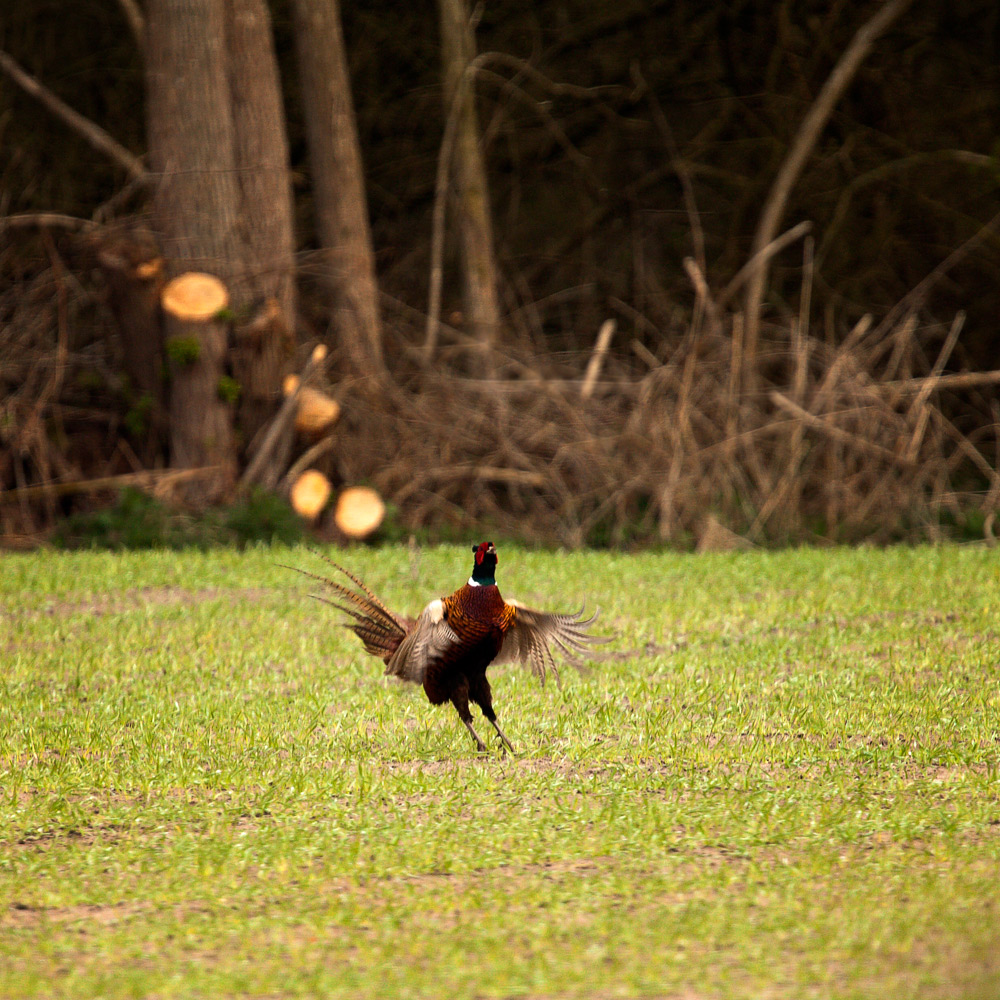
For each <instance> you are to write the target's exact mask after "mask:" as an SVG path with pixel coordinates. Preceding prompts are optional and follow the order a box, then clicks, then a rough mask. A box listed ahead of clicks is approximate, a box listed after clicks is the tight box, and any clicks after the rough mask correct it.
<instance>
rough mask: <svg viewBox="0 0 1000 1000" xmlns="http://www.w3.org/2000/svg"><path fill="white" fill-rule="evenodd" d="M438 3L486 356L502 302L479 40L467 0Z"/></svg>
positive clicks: (476, 329) (472, 283) (475, 305)
mask: <svg viewBox="0 0 1000 1000" xmlns="http://www.w3.org/2000/svg"><path fill="white" fill-rule="evenodd" d="M438 6H439V8H440V13H441V57H442V60H443V69H444V107H445V114H446V115H456V116H457V120H456V131H455V153H454V167H455V199H454V205H455V208H456V215H457V219H458V229H459V236H460V239H461V242H462V267H463V270H464V292H465V309H466V313H467V325H468V328H469V329H470V330H471V332H472V334H473V336H474V337H475V338H476V340H477V341H479V343H480V346H481V347H482V350H483V354H484V355H485V354H487V353H488V351H489V349H490V348H491V347H492V346H493V345H494V344H495V343H496V340H497V334H498V331H499V325H500V305H499V302H498V300H497V266H496V259H495V257H494V252H493V223H492V217H491V211H490V198H489V188H488V186H487V183H486V165H485V163H484V161H483V152H482V148H481V147H480V144H479V120H478V117H477V114H476V94H475V87H474V80H473V78H472V76H471V75H470V73H469V72H468V68H469V65H470V64H471V63H472V60H473V59H474V58H475V54H476V43H475V38H474V37H473V33H472V25H471V23H470V16H469V11H468V9H467V6H466V3H465V0H438Z"/></svg>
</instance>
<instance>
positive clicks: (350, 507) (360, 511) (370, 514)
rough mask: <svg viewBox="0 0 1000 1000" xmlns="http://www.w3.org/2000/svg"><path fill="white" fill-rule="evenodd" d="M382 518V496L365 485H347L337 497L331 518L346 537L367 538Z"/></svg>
mask: <svg viewBox="0 0 1000 1000" xmlns="http://www.w3.org/2000/svg"><path fill="white" fill-rule="evenodd" d="M384 519H385V504H384V503H383V502H382V498H381V497H380V496H379V495H378V494H377V493H376V492H375V491H374V490H373V489H369V487H367V486H349V487H348V488H347V489H346V490H343V491H342V492H341V494H340V496H339V497H337V508H336V510H335V511H334V514H333V520H334V523H335V524H336V525H337V527H338V528H339V529H340V530H341V531H342V532H343V533H344V534H345V535H347V537H348V538H359V539H360V538H367V537H368V536H369V535H370V534H372V532H374V531H375V530H376V529H377V528H378V526H379V525H380V524H381V523H382V521H383V520H384Z"/></svg>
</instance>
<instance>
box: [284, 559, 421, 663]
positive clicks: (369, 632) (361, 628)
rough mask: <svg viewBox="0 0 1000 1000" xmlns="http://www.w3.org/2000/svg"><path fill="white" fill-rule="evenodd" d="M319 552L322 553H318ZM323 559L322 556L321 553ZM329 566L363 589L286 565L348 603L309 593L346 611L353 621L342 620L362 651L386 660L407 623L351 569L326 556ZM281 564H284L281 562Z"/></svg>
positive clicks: (401, 638)
mask: <svg viewBox="0 0 1000 1000" xmlns="http://www.w3.org/2000/svg"><path fill="white" fill-rule="evenodd" d="M319 554H320V555H322V554H321V553H319ZM323 558H324V559H326V557H325V556H323ZM326 561H327V562H329V563H330V565H331V566H334V567H335V568H336V569H339V570H340V571H341V572H342V573H344V575H345V576H347V577H348V578H349V579H351V580H352V581H353V582H354V583H356V584H357V585H358V587H360V588H361V590H362V591H363V592H364V593H361V594H356V593H355V592H354V591H353V590H351V589H350V588H349V587H345V586H344V585H343V584H340V583H337V582H336V581H335V580H330V579H328V578H327V577H325V576H320V575H319V574H318V573H310V572H309V571H308V570H304V569H299V568H298V567H297V566H286V568H287V569H293V570H295V572H296V573H301V574H302V575H303V576H307V577H309V578H310V579H311V580H316V581H317V582H318V583H321V584H322V585H323V586H324V587H326V588H328V589H329V590H332V591H333V592H334V594H336V595H337V596H338V597H339V598H341V599H342V600H344V601H347V602H349V603H350V605H353V607H352V606H349V605H348V604H342V603H340V601H335V600H331V599H330V598H329V597H326V596H324V595H323V594H312V595H310V596H312V597H313V598H315V599H316V600H317V601H322V602H323V603H324V604H329V605H330V606H331V607H334V608H337V610H339V611H342V612H344V614H346V615H349V616H350V617H351V618H353V619H354V623H351V622H345V623H344V626H345V627H346V628H349V629H350V630H351V631H352V632H353V633H354V634H355V635H356V636H357V637H358V638H359V639H360V640H361V641H362V643H363V644H364V647H365V651H366V652H368V653H371V654H372V655H373V656H378V657H379V658H381V659H384V660H388V658H389V657H390V656H391V655H392V654H393V653H394V652H395V651H396V647H397V646H399V644H400V643H401V642H402V641H403V638H404V637H405V635H406V631H407V625H406V623H405V622H403V621H401V620H400V619H399V618H397V617H396V615H394V614H393V613H392V612H391V611H390V610H389V609H388V608H387V607H386V606H385V605H384V604H383V603H382V602H381V601H380V600H379V599H378V597H376V596H375V594H373V593H372V591H371V590H369V589H368V587H367V586H365V584H364V583H362V582H361V581H360V580H359V579H358V578H357V577H355V576H354V575H353V574H352V573H348V572H347V570H345V569H343V568H342V567H340V566H337V564H336V563H334V562H332V561H331V560H329V559H326ZM281 565H285V564H284V563H282V564H281Z"/></svg>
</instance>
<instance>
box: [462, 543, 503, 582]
mask: <svg viewBox="0 0 1000 1000" xmlns="http://www.w3.org/2000/svg"><path fill="white" fill-rule="evenodd" d="M472 551H473V552H475V553H476V561H475V562H474V563H473V564H472V576H471V577H469V583H470V584H471V585H472V586H473V587H489V586H496V579H495V573H496V568H497V563H498V562H499V560H498V559H497V550H496V547H495V546H494V544H493V543H492V542H482V543H480V544H479V545H473V546H472Z"/></svg>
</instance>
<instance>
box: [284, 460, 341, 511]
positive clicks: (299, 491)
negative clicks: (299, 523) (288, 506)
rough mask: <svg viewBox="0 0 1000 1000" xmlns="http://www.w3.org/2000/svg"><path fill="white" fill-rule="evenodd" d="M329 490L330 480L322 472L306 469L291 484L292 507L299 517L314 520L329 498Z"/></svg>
mask: <svg viewBox="0 0 1000 1000" xmlns="http://www.w3.org/2000/svg"><path fill="white" fill-rule="evenodd" d="M331 492H332V490H331V487H330V480H329V479H327V478H326V476H324V475H323V473H322V472H317V470H316V469H307V470H306V471H305V472H303V473H302V475H301V476H299V478H298V479H296V480H295V485H294V486H292V491H291V501H292V507H293V508H294V510H295V513H296V514H298V515H299V517H304V518H306V519H307V520H309V521H315V520H316V518H317V517H318V516H319V513H320V511H322V509H323V508H324V507H325V506H326V502H327V501H328V500H329V499H330V493H331Z"/></svg>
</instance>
